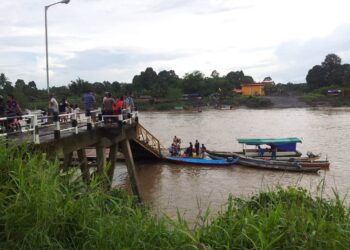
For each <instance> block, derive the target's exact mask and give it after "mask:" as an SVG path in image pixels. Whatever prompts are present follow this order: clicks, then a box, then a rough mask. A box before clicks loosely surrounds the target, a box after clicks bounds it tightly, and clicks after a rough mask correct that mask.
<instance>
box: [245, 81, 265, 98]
mask: <svg viewBox="0 0 350 250" xmlns="http://www.w3.org/2000/svg"><path fill="white" fill-rule="evenodd" d="M264 86H265V85H264V84H262V83H249V84H243V85H242V95H245V96H252V95H253V96H256V95H259V96H262V95H265V92H264Z"/></svg>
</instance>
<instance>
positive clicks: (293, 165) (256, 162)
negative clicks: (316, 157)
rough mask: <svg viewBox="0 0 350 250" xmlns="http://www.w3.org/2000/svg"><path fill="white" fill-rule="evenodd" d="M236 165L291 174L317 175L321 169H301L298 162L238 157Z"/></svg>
mask: <svg viewBox="0 0 350 250" xmlns="http://www.w3.org/2000/svg"><path fill="white" fill-rule="evenodd" d="M238 164H240V165H243V166H248V167H255V168H261V169H272V170H282V171H291V172H310V173H317V172H318V171H319V170H320V169H321V168H320V167H302V166H301V165H300V163H299V162H288V161H275V160H263V159H256V158H252V157H247V156H240V157H239V160H238Z"/></svg>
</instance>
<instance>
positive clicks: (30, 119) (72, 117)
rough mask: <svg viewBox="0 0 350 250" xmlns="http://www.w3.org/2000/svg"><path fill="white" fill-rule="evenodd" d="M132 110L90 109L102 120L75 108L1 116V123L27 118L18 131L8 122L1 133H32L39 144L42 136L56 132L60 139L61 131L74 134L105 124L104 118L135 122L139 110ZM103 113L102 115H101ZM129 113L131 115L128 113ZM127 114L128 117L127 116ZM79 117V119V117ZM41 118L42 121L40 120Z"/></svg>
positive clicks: (1, 135)
mask: <svg viewBox="0 0 350 250" xmlns="http://www.w3.org/2000/svg"><path fill="white" fill-rule="evenodd" d="M129 111H130V110H122V114H120V115H112V116H106V115H102V114H101V109H96V110H92V111H90V114H91V113H93V114H94V115H98V116H99V117H102V119H101V120H100V121H94V120H93V119H92V118H91V115H89V116H85V117H80V114H84V113H83V112H76V111H75V110H74V112H73V113H67V114H59V115H53V116H52V115H50V116H43V115H41V114H37V113H33V114H28V115H22V116H10V117H0V123H1V122H4V121H5V122H7V121H9V120H12V119H17V120H19V119H20V120H25V121H26V122H27V124H26V126H25V127H22V126H20V127H19V130H18V131H14V132H9V131H6V130H8V127H7V126H8V124H7V123H6V124H4V127H5V126H6V128H5V132H4V133H0V137H8V136H9V135H13V134H17V133H32V134H33V137H32V138H33V141H32V142H33V143H35V144H39V143H40V136H48V135H50V134H54V135H55V138H56V139H58V138H59V137H60V133H61V132H67V131H73V133H74V134H78V133H79V129H81V128H83V127H86V128H87V129H88V130H89V129H91V128H92V127H93V126H95V127H96V126H97V125H100V124H105V122H104V118H108V117H118V121H121V122H122V124H125V123H127V124H132V123H133V122H135V118H136V117H137V115H138V112H137V111H135V112H129ZM100 114H101V115H100ZM127 114H129V115H127ZM125 115H126V117H125ZM62 118H67V119H66V120H62ZM78 118H79V119H78ZM49 119H53V120H54V122H53V123H46V122H45V123H43V122H42V121H46V120H47V121H49ZM39 120H40V121H39ZM67 124H71V126H70V127H66V126H65V127H64V128H61V125H67ZM50 127H54V131H51V132H49V133H45V132H42V133H39V130H40V129H44V128H50Z"/></svg>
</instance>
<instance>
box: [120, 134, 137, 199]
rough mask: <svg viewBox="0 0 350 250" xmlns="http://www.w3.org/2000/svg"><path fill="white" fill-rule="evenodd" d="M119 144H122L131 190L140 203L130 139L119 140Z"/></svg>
mask: <svg viewBox="0 0 350 250" xmlns="http://www.w3.org/2000/svg"><path fill="white" fill-rule="evenodd" d="M121 145H122V151H123V154H124V157H125V163H126V167H127V170H128V174H129V178H130V184H131V189H132V192H133V194H134V195H135V196H136V197H137V199H138V201H139V202H140V203H142V200H141V195H140V192H139V185H138V180H137V175H136V168H135V163H134V159H133V156H132V152H131V148H130V141H129V140H123V141H122V142H121Z"/></svg>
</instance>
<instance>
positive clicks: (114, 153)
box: [107, 144, 118, 188]
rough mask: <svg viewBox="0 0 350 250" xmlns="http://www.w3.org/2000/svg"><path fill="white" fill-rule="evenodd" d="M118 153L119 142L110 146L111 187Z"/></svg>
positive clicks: (109, 171) (109, 177)
mask: <svg viewBox="0 0 350 250" xmlns="http://www.w3.org/2000/svg"><path fill="white" fill-rule="evenodd" d="M117 153H118V144H114V145H112V146H111V147H110V148H109V156H108V162H109V164H110V167H109V169H108V172H107V176H108V181H109V188H111V187H112V183H113V176H114V169H115V164H116V161H117Z"/></svg>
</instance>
